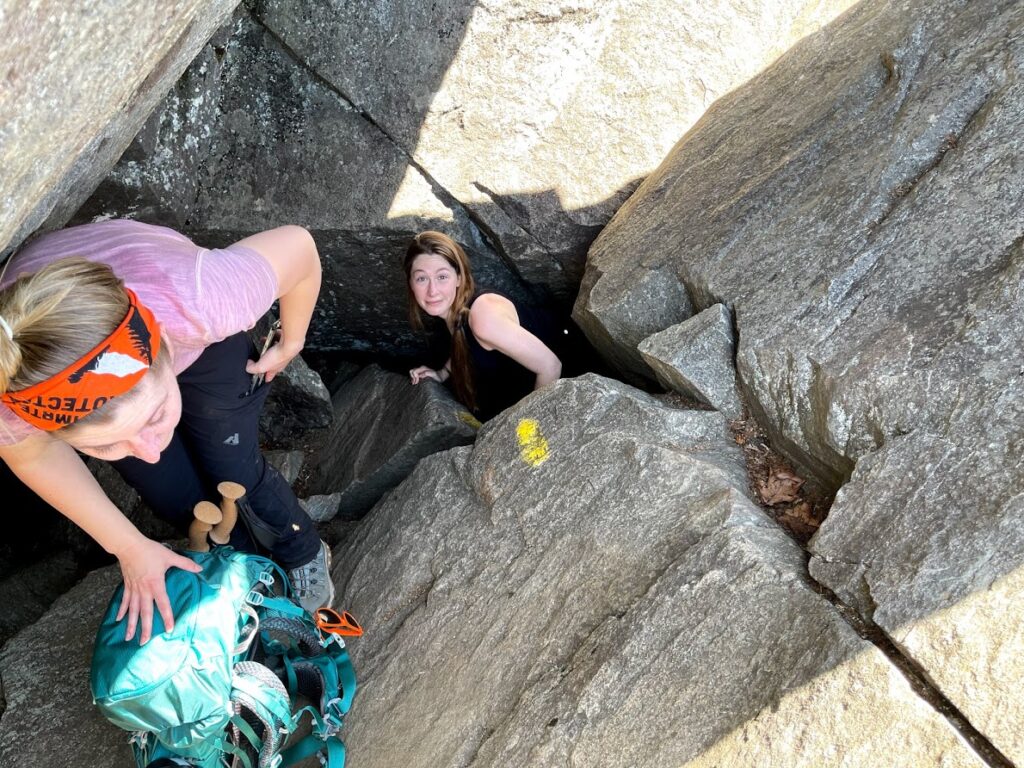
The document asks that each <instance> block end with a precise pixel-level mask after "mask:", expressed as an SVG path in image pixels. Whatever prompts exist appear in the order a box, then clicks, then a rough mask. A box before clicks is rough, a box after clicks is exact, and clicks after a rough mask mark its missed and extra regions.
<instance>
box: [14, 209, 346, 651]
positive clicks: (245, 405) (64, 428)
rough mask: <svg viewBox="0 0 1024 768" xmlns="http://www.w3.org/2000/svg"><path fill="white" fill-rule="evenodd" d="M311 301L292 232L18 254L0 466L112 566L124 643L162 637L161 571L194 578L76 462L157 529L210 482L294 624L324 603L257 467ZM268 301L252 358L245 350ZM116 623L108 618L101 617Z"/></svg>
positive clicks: (119, 236)
mask: <svg viewBox="0 0 1024 768" xmlns="http://www.w3.org/2000/svg"><path fill="white" fill-rule="evenodd" d="M319 290H320V258H319V255H318V253H317V249H316V245H315V243H314V242H313V239H312V237H311V236H310V235H309V233H308V232H307V231H306V230H304V229H302V228H301V227H294V226H286V227H279V228H277V229H273V230H269V231H267V232H261V233H259V234H257V235H253V236H251V237H247V238H245V239H244V240H241V241H239V242H237V243H235V244H234V245H231V246H229V247H228V248H224V249H206V248H200V247H198V246H196V245H195V244H193V243H192V242H191V241H190V240H189V239H188V238H186V237H184V236H183V235H181V234H179V233H177V232H174V231H173V230H170V229H166V228H163V227H156V226H152V225H148V224H142V223H140V222H135V221H127V220H114V221H105V222H98V223H94V224H85V225H82V226H79V227H73V228H70V229H65V230H62V231H59V232H54V233H51V234H48V235H44V236H43V237H41V238H39V239H37V240H35V241H34V242H32V243H31V244H30V245H29V246H27V247H26V248H24V249H23V250H22V251H21V252H19V253H18V254H17V255H16V256H14V257H13V258H12V259H11V261H10V262H9V263H8V264H7V265H6V267H5V272H4V274H3V276H2V278H0V393H2V400H3V406H2V407H0V458H2V459H3V460H4V461H5V462H6V463H7V465H8V466H9V467H10V468H11V469H12V470H13V471H14V473H15V474H16V475H17V476H18V477H19V478H20V479H21V480H22V481H23V482H24V483H25V484H26V485H28V486H29V487H30V488H32V489H33V490H34V491H35V492H36V493H37V494H39V496H41V497H42V498H43V499H44V500H45V501H47V502H49V503H50V504H51V505H52V506H54V507H55V508H56V509H58V510H59V511H60V512H62V513H63V514H64V515H66V516H67V517H68V518H70V519H71V520H72V521H73V522H75V523H76V524H77V525H79V526H80V527H81V528H83V529H84V530H85V531H86V532H87V533H88V534H89V535H90V536H92V537H93V538H94V539H95V540H96V541H97V542H98V543H99V544H100V545H101V546H102V547H103V548H104V549H106V550H107V551H108V552H110V553H112V554H113V555H115V556H116V557H117V559H118V561H119V564H120V566H121V571H122V574H123V576H124V581H125V598H124V602H123V603H122V605H121V617H125V616H126V617H127V627H126V638H128V639H130V638H131V637H133V636H134V634H135V632H136V629H138V630H139V635H140V638H139V639H140V642H143V643H144V642H146V641H147V640H148V639H149V637H150V635H151V631H152V621H153V609H154V605H155V606H156V610H157V611H159V613H160V616H161V618H162V619H163V622H164V626H165V627H166V628H168V629H169V628H171V627H172V626H173V616H172V615H171V608H170V604H169V602H168V599H167V592H166V588H165V585H164V574H165V573H166V571H167V569H168V568H172V567H178V568H183V569H186V570H191V571H196V570H198V566H197V565H195V564H194V563H193V562H192V561H191V560H189V559H187V558H184V557H182V556H180V555H178V554H176V553H174V552H173V551H171V550H170V549H168V548H166V547H164V546H163V545H161V544H159V543H157V542H155V541H152V540H150V539H148V538H146V537H145V536H143V535H142V534H141V533H140V532H139V531H138V530H137V529H136V528H135V526H134V525H132V523H131V522H129V520H128V519H127V518H126V517H125V516H124V515H123V514H122V513H121V512H120V510H118V509H117V507H115V506H114V504H113V503H112V502H111V501H110V500H109V499H108V498H107V497H106V495H105V494H104V493H103V491H102V489H101V488H100V487H99V485H98V484H97V483H96V481H95V480H94V479H93V476H92V475H91V474H90V472H89V471H88V469H87V468H86V467H85V465H84V464H83V462H82V460H81V459H80V457H79V456H78V454H77V453H76V451H79V452H81V453H84V454H86V455H89V456H95V457H97V458H100V459H104V460H107V461H110V462H111V463H112V464H113V465H114V466H115V467H116V468H117V469H118V471H119V472H120V473H121V474H122V475H123V476H124V477H125V479H126V480H128V482H129V483H131V484H132V485H133V486H134V487H135V488H136V489H137V490H138V491H139V492H140V494H141V495H142V497H143V499H144V500H145V501H146V503H147V504H149V506H150V507H151V508H153V509H154V510H155V511H156V512H157V514H158V515H159V516H161V517H163V518H165V519H167V520H169V521H171V522H172V523H174V524H176V525H177V526H178V527H179V528H181V529H184V528H186V527H187V525H188V523H189V522H190V520H191V510H192V508H193V506H194V505H195V503H196V502H197V501H200V500H202V499H216V498H217V497H216V491H215V487H216V484H217V482H219V481H221V480H231V481H234V482H238V483H241V484H242V485H243V486H245V487H246V489H247V495H246V502H247V503H245V504H243V505H242V510H241V511H242V515H241V517H242V521H243V523H244V525H241V526H236V531H235V533H233V534H232V540H231V543H232V544H233V545H235V546H237V547H239V548H244V549H250V550H251V549H255V548H256V547H257V546H260V547H262V548H264V549H265V550H268V551H269V552H270V553H271V555H272V556H273V557H274V558H275V560H277V561H278V562H279V563H280V564H281V565H282V567H284V568H285V569H287V570H288V571H289V574H290V576H291V577H292V581H293V585H294V586H295V587H296V592H297V596H298V598H299V600H300V602H302V604H303V605H304V606H305V607H307V608H308V609H310V610H314V609H316V608H317V607H320V606H321V605H325V604H329V603H330V602H331V600H332V599H333V586H332V585H331V582H330V577H329V573H328V568H329V557H330V553H329V551H328V550H327V548H326V546H325V545H324V544H323V543H322V542H321V541H320V539H319V536H318V535H317V534H316V530H315V528H314V527H313V524H312V522H311V521H310V520H309V517H308V516H307V515H306V514H305V513H304V512H303V511H302V509H301V507H299V505H298V501H297V500H296V498H295V496H294V494H293V493H292V492H291V489H290V488H289V487H288V485H287V483H285V481H284V479H283V478H282V477H281V476H280V474H279V473H277V472H276V471H275V470H274V469H273V468H272V467H271V466H270V465H269V464H267V462H266V461H265V460H264V459H263V456H262V455H261V454H260V452H259V446H258V434H257V426H258V419H259V410H260V407H261V406H262V404H263V401H264V400H265V398H266V395H267V391H268V390H267V386H266V382H269V381H270V380H271V379H273V378H274V376H275V375H276V374H277V373H279V372H280V371H281V370H282V369H284V367H285V366H286V365H287V364H288V362H289V361H290V360H291V359H292V358H293V357H295V356H296V355H297V354H298V353H299V351H300V350H301V349H302V347H303V345H304V343H305V338H306V331H307V329H308V327H309V322H310V318H311V317H312V313H313V308H314V306H315V304H316V300H317V296H318V294H319ZM275 299H279V300H280V318H281V334H280V337H279V338H278V339H277V341H276V343H274V344H273V346H271V347H270V348H269V349H268V350H267V352H266V353H265V354H264V355H263V356H262V357H259V359H258V360H257V359H255V358H256V357H257V355H256V354H255V348H254V346H253V344H252V341H251V340H250V339H249V335H248V334H247V333H245V331H247V330H248V329H250V328H252V327H253V325H255V323H256V322H257V320H259V319H260V318H261V317H262V316H263V315H264V314H265V313H266V312H267V310H268V309H269V308H270V306H271V304H272V303H273V302H274V300H275ZM119 618H120V617H119Z"/></svg>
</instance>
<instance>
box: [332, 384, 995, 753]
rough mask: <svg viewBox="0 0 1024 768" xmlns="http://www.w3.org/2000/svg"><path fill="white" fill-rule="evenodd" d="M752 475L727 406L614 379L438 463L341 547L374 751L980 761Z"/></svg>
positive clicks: (537, 399)
mask: <svg viewBox="0 0 1024 768" xmlns="http://www.w3.org/2000/svg"><path fill="white" fill-rule="evenodd" d="M745 487H746V481H745V473H744V470H743V466H742V458H741V456H740V454H739V451H738V449H737V447H736V445H735V443H733V441H732V439H731V436H730V435H729V433H728V431H727V429H726V425H725V418H724V417H723V416H722V415H721V414H718V413H714V412H710V411H685V410H677V409H674V408H671V407H667V406H665V405H662V404H660V403H658V402H657V401H655V400H654V399H652V398H651V397H650V396H648V395H645V394H643V393H641V392H639V391H637V390H634V389H632V388H631V387H629V386H626V385H623V384H620V383H617V382H612V381H609V380H607V379H601V378H598V377H595V376H585V377H582V378H579V379H575V380H563V381H561V382H559V383H558V384H557V385H555V386H554V387H550V388H546V389H545V390H542V391H540V392H536V393H534V394H533V395H531V396H530V397H528V398H527V399H526V400H524V401H522V402H521V403H519V405H517V406H515V407H514V408H512V409H510V410H509V411H507V412H506V413H504V414H503V415H501V416H499V417H498V418H497V419H495V420H493V421H491V422H488V423H487V425H485V426H484V428H483V429H482V430H481V432H480V435H479V438H478V439H477V442H476V444H475V446H474V447H472V448H469V447H467V448H457V449H454V450H452V451H449V452H447V453H444V454H436V455H434V456H431V457H429V458H428V459H425V460H424V461H422V462H421V463H420V465H419V466H418V468H417V469H416V470H415V471H414V472H413V474H412V475H410V477H409V478H408V479H407V480H406V481H405V482H404V483H403V484H402V485H401V486H399V487H398V488H397V489H396V490H395V491H393V492H392V493H391V494H390V495H389V496H387V497H385V499H384V500H382V502H381V503H380V504H379V505H378V506H377V507H376V508H375V509H374V511H373V513H372V515H371V516H370V517H368V518H367V519H366V521H364V523H363V524H362V525H361V526H360V527H359V528H358V529H356V531H355V533H354V535H353V537H352V539H351V541H350V542H349V543H347V544H343V545H341V546H339V547H338V548H336V549H335V550H334V560H335V562H336V563H339V565H338V566H337V567H336V568H335V570H334V577H335V582H336V583H337V584H338V586H339V588H340V591H339V601H340V603H341V604H343V605H345V606H346V607H347V608H350V609H351V610H352V611H353V612H354V613H355V614H356V615H357V616H359V617H360V620H361V621H362V623H363V624H364V626H366V627H372V628H373V629H372V631H371V632H368V633H367V635H366V637H364V638H362V639H360V640H354V641H352V642H351V643H350V648H351V649H352V653H353V660H354V662H355V664H356V667H357V669H358V670H359V671H360V674H361V675H362V676H363V678H364V679H365V680H366V683H365V686H364V688H363V690H362V691H361V693H360V695H359V697H358V698H357V702H356V703H357V707H356V708H354V709H353V712H352V715H350V717H349V719H348V723H347V725H346V729H345V732H346V735H345V738H346V742H347V745H348V750H349V754H350V755H351V756H352V760H353V762H355V761H358V763H359V765H363V766H382V767H383V766H394V765H408V766H439V765H445V766H448V765H474V766H524V767H525V766H539V765H543V766H568V765H573V766H594V767H595V768H596V767H597V766H602V767H606V766H623V768H625V767H626V766H631V767H633V768H656V767H657V768H660V767H661V766H667V765H680V766H681V765H707V766H712V765H750V766H754V765H771V766H806V765H818V764H823V763H824V764H834V765H850V766H854V765H857V766H859V765H882V764H885V765H900V766H907V767H908V768H909V767H910V766H919V765H938V764H944V765H956V766H980V765H983V763H982V762H981V761H980V760H979V759H978V758H977V757H976V756H975V755H974V753H973V752H972V751H971V750H970V748H969V747H967V745H966V744H965V743H964V742H963V741H962V739H961V738H960V737H959V735H958V734H957V733H956V732H955V731H954V730H953V729H952V728H951V727H950V725H949V723H948V722H947V721H946V720H945V719H944V718H943V717H942V716H941V715H940V714H939V713H937V712H936V711H935V710H934V709H932V708H931V707H930V706H928V705H927V704H926V703H925V702H924V701H923V700H922V699H920V698H919V697H918V696H917V695H916V694H915V693H914V692H913V691H912V689H911V687H910V685H909V683H908V682H907V680H906V679H905V678H904V677H903V676H902V674H901V673H900V672H898V671H897V670H896V668H895V667H893V666H892V664H891V663H890V662H889V661H888V660H887V659H886V658H885V657H884V656H883V655H882V654H881V653H880V652H879V651H878V650H877V649H876V648H875V647H874V646H872V645H871V644H870V643H868V642H866V641H865V640H863V639H861V638H860V637H858V636H857V634H856V633H855V632H854V631H853V630H852V629H851V628H850V626H849V625H848V624H847V623H846V622H845V620H844V619H843V618H842V617H841V616H840V614H839V612H838V611H837V610H835V609H834V608H833V607H832V605H831V604H830V603H829V602H828V601H827V600H825V598H824V597H822V596H821V595H820V594H819V593H818V592H817V591H815V590H814V589H813V588H812V585H810V584H809V582H808V581H807V579H806V570H805V566H804V555H803V553H802V552H801V551H800V549H799V548H798V547H797V546H796V545H795V544H794V543H793V542H792V541H791V540H790V539H789V538H788V537H787V536H786V535H785V534H784V533H783V532H782V530H781V529H779V528H777V527H776V526H775V524H774V523H772V522H770V521H769V520H768V519H767V518H766V517H765V516H764V515H763V514H762V513H761V512H760V510H758V509H757V508H756V507H754V506H753V505H752V504H751V503H750V502H749V500H748V499H747V498H746V497H745V496H744V493H743V489H744V488H745ZM811 713H813V714H811Z"/></svg>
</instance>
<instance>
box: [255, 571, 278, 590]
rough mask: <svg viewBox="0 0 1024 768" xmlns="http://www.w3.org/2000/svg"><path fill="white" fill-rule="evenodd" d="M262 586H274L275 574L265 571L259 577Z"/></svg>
mask: <svg viewBox="0 0 1024 768" xmlns="http://www.w3.org/2000/svg"><path fill="white" fill-rule="evenodd" d="M257 578H258V579H259V582H260V584H263V585H264V586H266V587H272V586H274V574H273V573H271V572H270V571H269V570H268V571H263V573H261V574H260V575H259V576H258V577H257Z"/></svg>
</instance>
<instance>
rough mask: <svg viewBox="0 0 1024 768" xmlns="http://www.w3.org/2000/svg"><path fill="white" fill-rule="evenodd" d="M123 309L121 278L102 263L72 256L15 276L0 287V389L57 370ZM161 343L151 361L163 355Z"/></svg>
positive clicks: (108, 328) (109, 328)
mask: <svg viewBox="0 0 1024 768" xmlns="http://www.w3.org/2000/svg"><path fill="white" fill-rule="evenodd" d="M127 312H128V296H127V294H126V293H125V291H124V282H123V281H122V280H121V278H119V277H118V276H117V275H115V274H114V271H113V270H112V269H111V268H110V267H109V266H107V265H106V264H98V263H96V262H92V261H88V260H87V259H84V258H81V257H78V256H72V257H70V258H66V259H60V260H59V261H55V262H53V263H52V264H48V265H47V266H45V267H43V268H42V269H40V270H39V271H38V272H34V273H32V274H28V275H21V276H19V277H18V279H17V280H15V281H14V282H13V283H11V285H9V286H7V287H6V288H4V289H3V290H0V316H2V317H3V318H4V320H5V321H6V323H7V325H8V326H9V328H10V336H8V335H7V333H6V332H4V333H0V393H2V392H8V391H10V392H17V391H19V390H22V389H25V388H26V387H31V386H32V385H34V384H38V383H39V382H41V381H45V380H46V379H49V378H50V377H51V376H54V375H55V374H57V373H60V372H61V371H63V370H64V369H65V368H67V367H68V366H69V365H71V364H72V363H74V362H75V361H76V360H79V359H81V358H82V357H83V356H84V355H85V354H86V353H87V352H89V350H91V349H92V348H93V347H95V346H96V345H97V344H98V343H99V342H100V341H102V340H103V339H104V338H106V337H107V336H109V335H110V334H111V333H112V332H113V331H114V329H115V328H117V326H118V325H120V324H121V321H122V320H124V316H125V315H126V314H127ZM164 349H165V347H164V348H161V352H160V355H159V356H158V358H157V361H155V363H154V367H156V364H157V363H160V362H161V361H162V360H164V359H165V354H164ZM130 394H131V392H127V393H125V394H124V395H122V396H121V397H119V398H118V400H119V401H120V402H124V401H125V400H126V399H127V398H128V396H129V395H130ZM101 411H103V409H101V410H100V411H96V412H94V413H93V414H90V416H89V417H87V418H86V419H83V420H82V421H91V420H92V419H91V417H92V416H95V415H97V414H98V413H100V412H101ZM104 415H109V411H108V412H107V413H105V414H104ZM100 420H102V419H100ZM79 423H81V422H79Z"/></svg>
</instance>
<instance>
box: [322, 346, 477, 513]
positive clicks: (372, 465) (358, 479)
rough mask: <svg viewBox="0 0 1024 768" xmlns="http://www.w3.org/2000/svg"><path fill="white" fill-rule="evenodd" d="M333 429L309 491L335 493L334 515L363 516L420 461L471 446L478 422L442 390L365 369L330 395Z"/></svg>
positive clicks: (438, 386)
mask: <svg viewBox="0 0 1024 768" xmlns="http://www.w3.org/2000/svg"><path fill="white" fill-rule="evenodd" d="M333 403H334V428H333V429H332V431H331V435H330V436H329V437H328V438H327V440H326V441H325V443H324V447H323V448H322V449H321V451H320V453H319V454H318V455H316V456H311V457H310V458H309V467H310V480H309V483H308V489H309V491H310V493H314V494H332V493H340V494H341V499H340V508H339V511H338V514H339V515H340V516H342V517H343V518H348V519H354V518H358V517H361V516H362V515H363V514H365V513H366V512H367V511H369V509H370V507H372V506H373V505H374V504H375V503H376V502H377V500H378V499H380V497H381V496H383V495H384V494H385V493H386V492H387V491H388V490H390V489H391V488H394V487H395V486H396V485H398V484H399V483H400V482H401V481H402V480H403V479H404V478H405V477H406V475H408V474H409V473H410V472H411V471H412V469H413V467H415V466H416V462H418V461H419V460H420V459H422V458H423V457H424V456H428V455H430V454H432V453H437V452H438V451H444V450H446V449H448V448H452V447H454V446H456V445H465V444H466V443H471V442H473V439H474V438H475V437H476V429H477V422H476V420H475V419H474V418H473V416H472V415H471V414H469V413H468V412H467V411H466V409H465V407H463V406H462V405H460V404H459V403H458V402H456V401H455V399H454V398H453V397H452V396H451V395H450V394H449V393H448V390H446V389H445V388H444V387H443V386H441V385H440V384H436V383H435V382H425V384H423V385H415V386H414V385H412V384H410V383H409V377H408V376H404V375H401V374H398V373H391V372H388V371H384V370H382V369H381V368H379V367H378V366H376V365H371V366H367V367H366V368H364V369H363V370H362V371H360V372H359V374H358V375H356V376H355V378H353V379H352V380H351V381H349V382H348V383H347V384H345V386H343V387H342V388H341V389H340V390H339V391H338V393H337V394H336V395H335V396H334V399H333Z"/></svg>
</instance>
